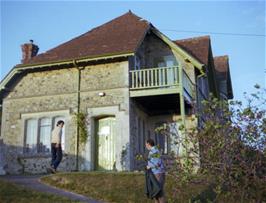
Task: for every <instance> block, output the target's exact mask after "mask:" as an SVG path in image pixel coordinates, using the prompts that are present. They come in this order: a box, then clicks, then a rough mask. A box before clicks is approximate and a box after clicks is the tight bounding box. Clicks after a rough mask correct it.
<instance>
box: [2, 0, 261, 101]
mask: <svg viewBox="0 0 266 203" xmlns="http://www.w3.org/2000/svg"><path fill="white" fill-rule="evenodd" d="M129 9H131V10H132V12H134V13H135V14H136V15H138V16H140V17H142V18H145V19H146V20H148V21H150V22H151V23H152V24H153V25H154V26H155V27H157V28H158V29H159V30H160V31H161V32H163V33H164V34H165V35H167V36H168V37H169V38H171V39H173V40H174V39H184V38H190V37H196V36H201V35H208V33H215V32H219V33H240V34H241V33H243V34H261V35H264V36H241V35H218V34H209V35H210V36H211V43H212V50H213V55H214V56H219V55H225V54H227V55H229V60H230V61H229V63H230V71H231V78H232V82H233V91H234V97H235V99H238V100H242V99H243V92H251V91H252V89H253V85H254V84H256V83H258V84H260V85H261V86H262V87H265V84H266V77H265V74H266V73H265V72H266V66H265V2H264V1H214V2H211V1H112V2H110V1H108V2H104V1H98V2H93V1H35V2H34V1H1V60H0V62H1V66H0V68H1V71H0V79H3V78H4V77H5V75H6V74H7V73H8V72H9V71H10V69H11V68H12V67H13V66H14V65H16V64H18V63H20V60H21V48H20V45H21V44H23V43H25V42H28V41H29V39H33V40H34V42H35V43H36V44H37V45H38V46H39V48H40V50H39V53H42V52H45V51H47V50H49V49H51V48H53V47H55V46H57V45H59V44H61V43H63V42H65V41H68V40H70V39H72V38H74V37H76V36H79V35H81V34H83V33H85V32H87V31H88V30H90V29H92V28H94V27H96V26H99V25H101V24H103V23H105V22H107V21H110V20H111V19H113V18H115V17H117V16H120V15H122V14H124V13H126V12H127V11H128V10H129ZM169 30H179V31H189V30H190V31H199V32H208V33H187V32H177V31H176V32H173V31H169Z"/></svg>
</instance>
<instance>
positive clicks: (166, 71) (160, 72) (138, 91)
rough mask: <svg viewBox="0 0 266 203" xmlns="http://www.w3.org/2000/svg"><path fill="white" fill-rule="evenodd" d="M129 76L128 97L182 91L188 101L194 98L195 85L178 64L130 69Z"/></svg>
mask: <svg viewBox="0 0 266 203" xmlns="http://www.w3.org/2000/svg"><path fill="white" fill-rule="evenodd" d="M181 77H182V78H181ZM129 78H130V97H142V96H155V95H167V94H179V93H180V92H181V91H183V94H184V96H185V98H186V100H187V101H188V102H192V100H193V99H194V95H195V86H194V85H193V83H192V81H191V80H190V78H189V76H188V75H187V74H186V72H185V71H184V70H183V69H181V67H178V66H171V67H156V68H147V69H140V70H131V71H129Z"/></svg>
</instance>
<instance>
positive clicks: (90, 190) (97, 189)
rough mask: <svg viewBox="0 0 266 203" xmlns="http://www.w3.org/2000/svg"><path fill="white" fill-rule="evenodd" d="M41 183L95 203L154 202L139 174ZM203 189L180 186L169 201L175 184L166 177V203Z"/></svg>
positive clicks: (59, 177) (70, 176)
mask: <svg viewBox="0 0 266 203" xmlns="http://www.w3.org/2000/svg"><path fill="white" fill-rule="evenodd" d="M42 182H45V183H47V184H50V185H53V186H56V187H59V188H63V189H67V190H69V191H73V192H76V193H79V194H83V195H85V196H88V197H92V198H94V199H97V200H103V201H106V202H115V203H133V202H135V203H142V202H147V203H149V202H154V201H152V200H149V199H147V198H146V195H145V194H144V174H143V173H125V172H123V173H104V172H86V173H85V172H84V173H60V174H56V175H51V176H47V177H43V178H42ZM206 187H207V185H201V186H198V185H197V186H196V185H192V184H191V185H189V186H184V187H183V188H182V191H177V192H176V197H173V196H174V194H173V188H175V181H173V178H171V177H169V176H168V177H167V181H166V195H167V199H168V202H175V203H177V202H182V203H183V202H189V200H190V198H191V197H193V196H196V195H197V194H199V193H200V192H201V191H202V190H204V188H206Z"/></svg>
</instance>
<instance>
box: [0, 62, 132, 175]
mask: <svg viewBox="0 0 266 203" xmlns="http://www.w3.org/2000/svg"><path fill="white" fill-rule="evenodd" d="M127 74H128V62H127V61H124V62H116V63H109V64H100V65H93V66H87V67H85V68H84V69H83V70H81V94H80V98H81V99H80V107H81V111H85V112H86V110H87V108H90V107H105V106H120V107H122V108H123V109H128V97H126V95H127V94H125V93H124V92H128V78H127ZM77 85H78V71H77V69H75V68H68V69H57V70H47V71H41V72H34V73H28V74H26V75H25V76H24V77H22V78H21V79H20V80H19V81H18V82H17V84H15V85H14V88H13V89H12V90H11V92H10V93H9V94H8V95H7V96H6V97H5V98H4V100H3V115H2V130H1V132H2V135H1V137H2V138H3V142H4V144H5V145H6V152H7V153H6V162H7V167H6V171H7V172H8V173H12V174H16V173H21V172H23V171H24V172H29V173H31V172H32V173H39V172H40V173H41V172H43V168H44V166H46V165H47V163H48V162H47V159H49V156H48V158H47V155H46V156H45V155H44V156H38V157H36V158H34V157H27V156H25V155H24V154H23V147H24V131H25V119H24V116H26V117H27V116H28V115H35V114H36V115H37V116H42V115H43V114H44V115H46V114H49V112H51V113H53V114H56V112H57V111H59V112H60V111H64V112H68V113H66V125H65V127H66V129H65V136H66V142H67V143H68V144H66V149H65V156H64V161H63V162H62V164H61V166H60V168H59V169H60V170H65V171H70V170H74V166H75V164H74V160H75V146H76V144H75V137H76V126H75V123H74V120H73V118H74V113H75V112H76V111H77ZM99 92H105V94H106V96H105V97H99V95H98V93H99ZM127 111H128V110H127ZM81 150H82V149H81ZM80 160H81V161H82V157H80ZM35 162H36V163H35Z"/></svg>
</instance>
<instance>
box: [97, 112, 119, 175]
mask: <svg viewBox="0 0 266 203" xmlns="http://www.w3.org/2000/svg"><path fill="white" fill-rule="evenodd" d="M97 124H98V125H97V131H96V136H97V157H96V160H97V164H96V165H97V170H113V169H114V168H115V135H116V119H115V118H114V117H106V118H102V119H99V120H98V122H97Z"/></svg>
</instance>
